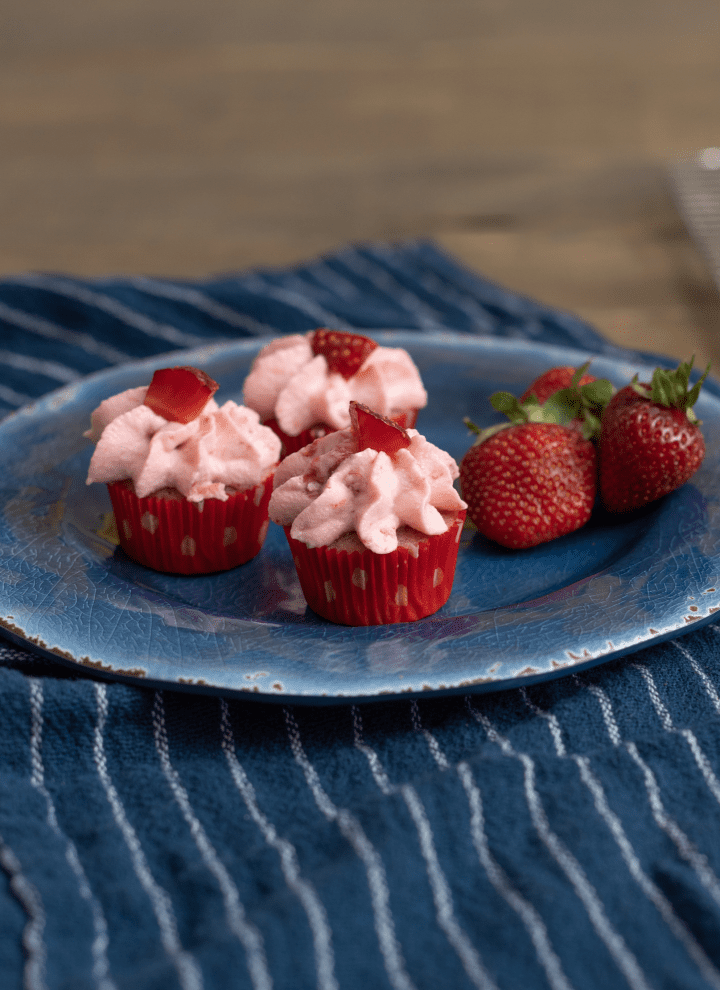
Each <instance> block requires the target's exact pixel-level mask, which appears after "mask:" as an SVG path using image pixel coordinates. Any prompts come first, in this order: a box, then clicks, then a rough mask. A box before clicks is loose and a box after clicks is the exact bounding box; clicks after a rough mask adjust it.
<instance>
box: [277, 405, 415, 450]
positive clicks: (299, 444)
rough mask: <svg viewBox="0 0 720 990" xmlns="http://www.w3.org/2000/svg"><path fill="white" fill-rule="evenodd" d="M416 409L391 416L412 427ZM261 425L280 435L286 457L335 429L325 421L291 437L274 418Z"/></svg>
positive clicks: (409, 427)
mask: <svg viewBox="0 0 720 990" xmlns="http://www.w3.org/2000/svg"><path fill="white" fill-rule="evenodd" d="M417 415H418V410H417V409H408V410H406V411H405V412H403V413H400V415H398V416H393V417H392V418H393V420H394V422H396V423H397V424H398V426H402V428H403V429H404V430H408V429H412V428H413V427H414V426H415V423H416V422H417ZM262 425H263V426H269V427H270V429H271V430H272V431H273V433H275V435H276V436H278V437H280V439H281V440H282V442H283V450H282V456H283V457H287V456H288V454H294V453H295V452H296V451H298V450H302V449H303V447H307V445H308V444H309V443H312V442H313V440H317V439H318V438H319V437H325V436H327V435H328V433H334V432H335V429H334V427H332V426H328V425H327V424H326V423H318V424H317V425H316V426H311V427H310V428H309V429H307V430H303V431H302V433H298V435H297V436H296V437H291V436H290V435H289V434H288V433H284V432H283V431H282V430H281V429H280V426H279V424H278V421H277V420H276V419H264V420H263V421H262Z"/></svg>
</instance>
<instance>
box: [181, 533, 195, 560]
mask: <svg viewBox="0 0 720 990" xmlns="http://www.w3.org/2000/svg"><path fill="white" fill-rule="evenodd" d="M196 550H197V544H196V543H195V540H194V539H193V538H192V536H183V538H182V543H181V544H180V553H181V554H182V555H183V557H194V556H195V551H196Z"/></svg>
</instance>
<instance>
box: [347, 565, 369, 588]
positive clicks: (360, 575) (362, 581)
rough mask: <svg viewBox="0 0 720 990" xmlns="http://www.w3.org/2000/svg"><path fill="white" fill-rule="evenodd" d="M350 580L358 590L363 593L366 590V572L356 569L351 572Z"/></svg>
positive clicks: (359, 568) (360, 568)
mask: <svg viewBox="0 0 720 990" xmlns="http://www.w3.org/2000/svg"><path fill="white" fill-rule="evenodd" d="M350 580H351V581H352V583H353V584H354V585H355V587H356V588H360V590H361V591H365V589H366V588H367V571H364V570H363V569H362V567H356V568H355V570H354V571H353V572H352V577H351V578H350Z"/></svg>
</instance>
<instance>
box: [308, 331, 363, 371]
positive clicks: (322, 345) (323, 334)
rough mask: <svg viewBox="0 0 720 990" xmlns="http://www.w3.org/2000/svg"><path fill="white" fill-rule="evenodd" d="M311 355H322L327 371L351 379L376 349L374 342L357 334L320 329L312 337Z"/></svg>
mask: <svg viewBox="0 0 720 990" xmlns="http://www.w3.org/2000/svg"><path fill="white" fill-rule="evenodd" d="M311 346H312V349H313V354H322V355H323V357H324V358H325V360H326V361H327V363H328V369H329V370H330V371H334V372H335V373H336V374H338V375H342V376H343V378H346V379H347V378H352V376H353V375H354V374H356V373H357V372H358V371H359V370H360V368H361V367H362V365H363V364H364V363H365V360H366V359H367V357H368V356H369V355H370V354H372V352H373V351H374V350H375V348H376V347H377V344H376V343H375V341H374V340H370V338H369V337H363V336H362V334H359V333H346V332H345V331H344V330H328V329H326V328H325V327H320V328H319V329H318V330H316V331H315V332H314V333H313V335H312V342H311Z"/></svg>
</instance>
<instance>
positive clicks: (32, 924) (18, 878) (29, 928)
mask: <svg viewBox="0 0 720 990" xmlns="http://www.w3.org/2000/svg"><path fill="white" fill-rule="evenodd" d="M0 866H1V867H2V868H3V870H5V872H6V873H7V875H8V876H9V878H10V889H11V890H12V892H13V894H14V895H15V896H16V897H17V899H18V901H19V902H20V905H21V907H22V909H23V911H24V912H25V914H26V915H27V919H28V920H27V923H26V925H25V928H24V930H23V937H22V943H23V948H24V949H25V954H26V959H25V968H24V971H23V984H24V990H45V988H46V986H47V984H46V983H45V961H46V958H47V952H46V949H45V942H44V941H43V933H44V931H45V908H44V907H43V903H42V900H41V899H40V895H39V894H38V892H37V890H36V889H35V887H34V886H33V884H31V883H30V881H29V880H28V879H27V877H26V876H25V874H24V873H23V871H22V865H21V863H20V860H19V859H18V858H17V856H16V855H15V853H14V852H13V851H12V849H10V847H9V846H7V845H6V844H5V842H4V841H3V839H2V836H0Z"/></svg>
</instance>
